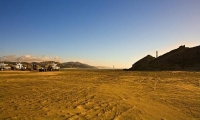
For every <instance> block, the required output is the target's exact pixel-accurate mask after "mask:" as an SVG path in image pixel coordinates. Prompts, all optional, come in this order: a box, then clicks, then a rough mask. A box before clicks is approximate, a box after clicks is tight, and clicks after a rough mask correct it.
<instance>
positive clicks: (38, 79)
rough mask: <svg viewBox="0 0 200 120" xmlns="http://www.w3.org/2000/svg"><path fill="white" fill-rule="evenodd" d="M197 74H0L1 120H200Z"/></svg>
mask: <svg viewBox="0 0 200 120" xmlns="http://www.w3.org/2000/svg"><path fill="white" fill-rule="evenodd" d="M199 111H200V73H199V72H126V71H120V70H65V71H59V72H26V71H20V72H16V71H10V72H7V71H1V72H0V119H46V120H51V119H55V120H56V119H59V120H60V119H61V120H67V119H70V120H76V119H81V120H88V119H92V120H101V119H102V120H113V119H114V120H134V119H136V120H139V119H144V120H147V119H148V120H171V119H183V120H184V119H185V120H187V119H200V112H199Z"/></svg>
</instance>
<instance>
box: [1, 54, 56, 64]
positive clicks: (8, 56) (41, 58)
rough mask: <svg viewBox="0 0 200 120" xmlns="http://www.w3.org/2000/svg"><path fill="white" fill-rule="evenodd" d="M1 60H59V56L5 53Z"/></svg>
mask: <svg viewBox="0 0 200 120" xmlns="http://www.w3.org/2000/svg"><path fill="white" fill-rule="evenodd" d="M1 59H2V60H3V61H11V62H42V61H56V62H58V61H60V59H59V57H54V58H49V57H47V56H31V55H24V56H16V55H6V56H3V57H1Z"/></svg>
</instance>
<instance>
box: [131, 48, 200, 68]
mask: <svg viewBox="0 0 200 120" xmlns="http://www.w3.org/2000/svg"><path fill="white" fill-rule="evenodd" d="M128 70H200V46H196V47H192V48H189V47H185V46H180V47H179V48H177V49H174V50H172V51H170V52H168V53H166V54H163V55H162V56H159V57H158V58H155V57H152V56H150V55H147V56H146V57H144V58H142V59H140V60H139V61H137V62H136V63H134V64H133V65H132V67H131V68H129V69H128Z"/></svg>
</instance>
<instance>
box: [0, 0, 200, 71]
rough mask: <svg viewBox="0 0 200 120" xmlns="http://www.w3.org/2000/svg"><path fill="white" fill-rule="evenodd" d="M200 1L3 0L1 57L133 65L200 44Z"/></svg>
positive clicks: (0, 41) (110, 65)
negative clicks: (34, 57)
mask: <svg viewBox="0 0 200 120" xmlns="http://www.w3.org/2000/svg"><path fill="white" fill-rule="evenodd" d="M199 6H200V0H0V45H1V46H0V56H7V55H16V56H23V55H28V56H46V57H49V58H55V57H59V59H60V60H61V61H62V62H67V61H80V62H84V63H88V64H90V65H99V66H109V67H112V66H113V65H114V66H115V67H117V68H129V67H131V65H132V64H133V63H134V62H136V61H137V60H139V59H141V58H142V57H144V56H146V55H148V54H151V55H153V56H155V53H156V51H158V52H159V54H160V55H161V54H164V53H165V52H168V51H170V50H171V49H175V48H177V47H179V46H180V45H186V46H188V47H193V46H197V45H200V7H199Z"/></svg>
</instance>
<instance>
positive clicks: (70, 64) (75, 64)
mask: <svg viewBox="0 0 200 120" xmlns="http://www.w3.org/2000/svg"><path fill="white" fill-rule="evenodd" d="M60 67H61V68H93V69H97V67H94V66H90V65H88V64H83V63H80V62H65V63H60Z"/></svg>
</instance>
